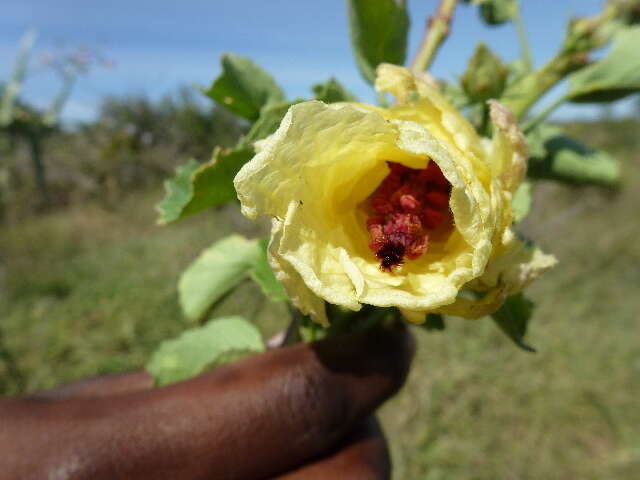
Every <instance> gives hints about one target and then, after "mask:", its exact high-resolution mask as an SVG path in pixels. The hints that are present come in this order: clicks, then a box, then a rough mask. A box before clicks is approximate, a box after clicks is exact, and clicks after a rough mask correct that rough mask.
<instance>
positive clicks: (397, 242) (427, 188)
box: [367, 161, 451, 272]
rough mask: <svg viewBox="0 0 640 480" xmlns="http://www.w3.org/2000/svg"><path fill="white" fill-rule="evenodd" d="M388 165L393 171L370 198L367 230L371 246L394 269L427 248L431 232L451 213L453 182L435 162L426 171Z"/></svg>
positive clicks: (385, 266) (385, 265)
mask: <svg viewBox="0 0 640 480" xmlns="http://www.w3.org/2000/svg"><path fill="white" fill-rule="evenodd" d="M387 164H388V165H389V168H390V169H391V172H390V173H389V175H387V177H386V178H385V179H384V180H383V181H382V183H381V184H380V186H379V187H378V188H377V190H376V191H375V192H374V193H373V194H372V195H371V196H370V197H369V199H368V208H369V212H370V214H371V216H370V217H369V219H368V220H367V230H369V235H370V236H371V238H370V240H369V248H370V249H371V250H373V252H374V253H375V254H376V257H377V258H378V259H379V260H380V268H381V269H382V270H384V271H387V272H390V271H391V269H392V268H393V267H395V266H397V265H401V264H402V262H403V261H404V258H405V257H407V258H408V259H410V260H414V259H416V258H418V257H419V256H420V255H422V254H423V253H425V252H426V251H427V247H428V244H429V235H428V232H429V231H430V230H434V229H435V228H437V227H439V226H440V225H441V224H442V223H443V221H444V220H445V217H446V216H447V212H448V209H449V194H450V193H451V184H450V183H449V182H448V181H447V179H446V178H445V177H444V175H442V172H441V171H440V168H439V167H438V165H437V164H436V162H433V161H432V162H429V166H428V167H427V168H425V169H423V170H416V169H413V168H409V167H405V166H404V165H400V164H399V163H392V162H387Z"/></svg>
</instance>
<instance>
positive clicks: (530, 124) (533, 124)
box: [522, 95, 567, 133]
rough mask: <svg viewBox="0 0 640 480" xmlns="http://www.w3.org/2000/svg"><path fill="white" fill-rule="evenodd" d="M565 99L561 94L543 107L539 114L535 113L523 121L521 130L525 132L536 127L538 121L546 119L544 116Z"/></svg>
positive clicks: (549, 113)
mask: <svg viewBox="0 0 640 480" xmlns="http://www.w3.org/2000/svg"><path fill="white" fill-rule="evenodd" d="M566 100H567V97H566V95H562V96H561V97H560V98H558V99H557V100H556V101H554V102H552V103H551V104H550V105H549V106H548V107H546V108H545V109H543V110H542V111H541V112H540V113H539V114H537V115H536V116H535V117H533V118H532V119H530V120H528V121H527V122H525V124H524V125H523V127H522V130H523V131H524V132H525V133H527V132H530V131H531V130H532V129H534V128H535V127H537V126H538V125H539V124H540V123H542V122H543V121H545V120H546V118H547V117H548V116H549V115H551V114H552V113H553V112H554V111H555V110H556V109H557V108H558V107H559V106H560V105H562V104H563V103H564V102H565V101H566Z"/></svg>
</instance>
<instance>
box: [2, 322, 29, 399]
mask: <svg viewBox="0 0 640 480" xmlns="http://www.w3.org/2000/svg"><path fill="white" fill-rule="evenodd" d="M0 359H1V360H2V361H3V362H4V365H5V368H6V370H7V376H8V377H10V378H11V379H12V380H13V382H14V384H15V386H16V389H17V391H18V392H21V391H22V390H23V389H24V386H25V380H24V376H23V375H22V372H21V371H20V369H19V368H18V364H17V362H16V360H15V358H14V357H13V354H12V353H11V351H10V350H9V349H8V348H7V346H6V345H5V343H4V334H3V332H2V330H1V329H0Z"/></svg>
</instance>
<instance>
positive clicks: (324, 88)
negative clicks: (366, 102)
mask: <svg viewBox="0 0 640 480" xmlns="http://www.w3.org/2000/svg"><path fill="white" fill-rule="evenodd" d="M311 89H312V90H313V93H314V94H315V99H316V100H320V101H321V102H324V103H336V102H357V101H358V98H357V97H356V96H354V95H353V94H352V93H351V92H349V91H348V90H347V89H346V88H344V87H343V86H342V85H341V84H340V83H339V82H338V81H337V80H336V79H335V78H333V77H331V78H330V79H329V80H327V81H326V82H324V83H317V84H315V85H314V86H313V87H311Z"/></svg>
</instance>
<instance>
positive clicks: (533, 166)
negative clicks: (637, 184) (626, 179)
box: [527, 125, 621, 187]
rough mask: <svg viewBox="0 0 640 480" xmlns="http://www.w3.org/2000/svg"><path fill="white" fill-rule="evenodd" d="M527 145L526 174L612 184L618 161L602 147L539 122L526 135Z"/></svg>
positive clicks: (617, 176) (617, 178) (617, 173)
mask: <svg viewBox="0 0 640 480" xmlns="http://www.w3.org/2000/svg"><path fill="white" fill-rule="evenodd" d="M527 141H528V142H529V146H530V156H531V158H530V160H529V170H528V172H527V173H528V175H529V176H530V177H532V178H551V179H555V180H560V181H564V182H567V183H573V184H594V185H601V186H606V187H615V186H617V185H618V184H619V183H620V176H621V168H620V162H619V161H618V160H617V159H615V158H614V157H612V156H611V155H609V154H608V153H606V152H604V151H602V150H593V149H590V148H589V147H587V146H585V145H583V144H581V143H580V142H578V141H577V140H574V139H573V138H570V137H568V136H566V135H563V134H562V130H561V129H560V128H558V127H555V126H552V125H540V126H538V127H536V128H535V129H533V130H532V131H531V132H530V133H529V134H528V135H527Z"/></svg>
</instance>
